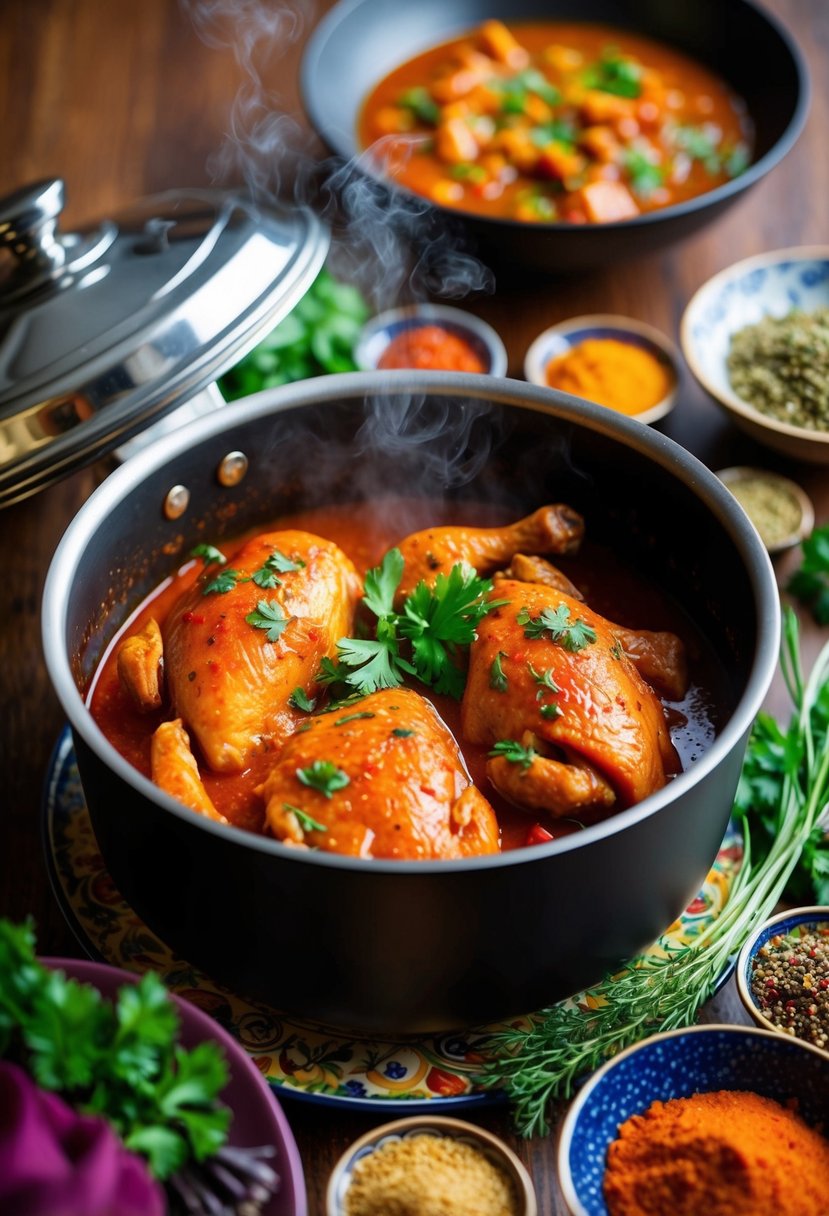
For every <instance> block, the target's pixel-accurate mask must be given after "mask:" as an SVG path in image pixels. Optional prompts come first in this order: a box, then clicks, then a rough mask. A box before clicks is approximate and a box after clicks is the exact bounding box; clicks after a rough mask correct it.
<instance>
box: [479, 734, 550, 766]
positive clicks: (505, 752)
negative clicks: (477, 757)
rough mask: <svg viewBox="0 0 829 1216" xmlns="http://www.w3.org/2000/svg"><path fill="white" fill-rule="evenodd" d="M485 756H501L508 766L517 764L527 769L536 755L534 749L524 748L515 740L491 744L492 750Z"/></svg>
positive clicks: (501, 740)
mask: <svg viewBox="0 0 829 1216" xmlns="http://www.w3.org/2000/svg"><path fill="white" fill-rule="evenodd" d="M487 754H488V755H490V756H503V757H504V759H505V760H509V762H510V764H518V765H520V766H521V768H529V767H530V765H531V764H532V762H533V760H534V759H535V757H536V756H537V754H538V753H537V752H536V750H535V748H534V747H532V746H529V747H524V746H523V745H522V744H521V743H518V742H517V740H515V739H499V740H498V742H497V743H495V744H493V747H492V750H491V751H490V752H488V753H487Z"/></svg>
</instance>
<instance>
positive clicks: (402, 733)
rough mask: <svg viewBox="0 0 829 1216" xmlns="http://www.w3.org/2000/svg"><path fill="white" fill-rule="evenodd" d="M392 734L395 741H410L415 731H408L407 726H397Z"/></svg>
mask: <svg viewBox="0 0 829 1216" xmlns="http://www.w3.org/2000/svg"><path fill="white" fill-rule="evenodd" d="M391 733H392V734H393V735H394V737H395V739H409V738H411V736H412V735H413V734H415V731H413V730H406V728H405V726H395V728H394V730H393V731H392V732H391Z"/></svg>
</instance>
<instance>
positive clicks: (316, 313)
mask: <svg viewBox="0 0 829 1216" xmlns="http://www.w3.org/2000/svg"><path fill="white" fill-rule="evenodd" d="M368 315H369V308H368V305H367V304H366V302H365V300H364V299H363V297H362V295H361V294H360V292H359V291H358V290H357V288H356V287H353V286H351V285H350V284H348V283H340V282H338V281H337V280H336V279H335V278H334V277H333V276H332V275H331V273H330V271H328V270H325V269H323V270H321V271H320V273H319V275H318V276H317V278H316V280H315V281H314V283H313V284H312V285H311V287H310V288H309V290H308V292H307V293H306V295H305V296H303V298H302V299H301V300H300V302H299V303H298V304H297V305H296V307H295V308H294V309H293V311H292V312H290V313H288V315H287V317H285V318H284V319H283V320H282V321H280V322H279V324H278V325H277V326H276V328H275V329H274V330H273V331H272V332H271V333H270V334H269V335H268V337H267V338H265V339H264V341H263V342H260V343H259V345H258V346H257V347H255V348H254V349H253V350H252V351H251V352H250V354H249V355H246V356H245V358H244V359H242V360H241V361H240V362H239V363H237V364H236V366H235V367H234V368H232V369H231V370H230V371H229V372H227V373H226V375H224V376H222V378H221V379H220V381H219V388H220V389H221V392H222V395H223V397H224V398H225V400H226V401H234V400H236V398H237V397H247V396H249V395H250V394H251V393H258V392H259V391H260V389H265V388H275V387H276V386H277V385H279V384H289V383H291V382H292V381H294V380H307V379H308V378H309V377H310V376H320V375H323V374H324V373H325V372H353V371H354V370H355V369H356V366H357V365H356V363H355V362H354V347H355V345H356V343H357V338H358V337H359V335H360V330H361V329H362V327H363V325H364V323H365V321H366V320H367V318H368Z"/></svg>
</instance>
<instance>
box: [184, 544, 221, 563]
mask: <svg viewBox="0 0 829 1216" xmlns="http://www.w3.org/2000/svg"><path fill="white" fill-rule="evenodd" d="M190 556H191V557H200V558H201V559H202V561H203V562H204V564H205V566H212V565H219V566H225V565H227V558H226V557H225V555H224V553H222V551H221V549H217V548H216V547H215V545H194V546H193V548H192V549H191V550H190Z"/></svg>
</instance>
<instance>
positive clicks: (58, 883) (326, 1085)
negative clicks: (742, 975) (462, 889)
mask: <svg viewBox="0 0 829 1216" xmlns="http://www.w3.org/2000/svg"><path fill="white" fill-rule="evenodd" d="M44 842H45V847H46V854H47V862H48V864H49V870H50V876H51V879H52V884H53V887H54V890H55V895H56V897H57V899H58V902H59V903H60V905H61V908H62V909H63V912H64V914H65V915H66V917H67V920H68V922H69V924H70V926H71V928H72V930H73V932H74V933H75V935H76V936H77V938H78V941H79V942H80V944H81V945H82V946H83V948H84V949H85V950H86V951H87V953H89V954H90V955H91V956H92V957H93V958H97V959H99V960H102V961H103V962H107V963H110V964H112V965H113V966H116V967H123V968H125V969H126V970H128V971H136V972H143V971H147V970H153V971H157V972H158V973H159V974H160V975H161V977H162V979H163V980H164V982H165V983H166V984H167V986H168V987H169V988H171V989H172V990H173V991H174V992H176V993H178V995H179V996H182V997H185V998H186V999H187V1000H189V1001H191V1002H192V1003H193V1004H194V1005H197V1006H198V1007H199V1008H200V1009H203V1010H204V1011H205V1012H206V1013H208V1014H210V1016H211V1017H213V1018H215V1020H216V1021H217V1022H218V1023H219V1025H221V1026H223V1027H224V1028H225V1030H228V1031H229V1032H230V1033H231V1034H232V1035H233V1037H234V1038H235V1039H236V1040H237V1041H238V1042H239V1043H240V1044H241V1046H242V1047H244V1048H245V1050H246V1051H247V1052H248V1054H249V1055H250V1056H251V1058H252V1059H253V1061H254V1063H255V1064H256V1066H257V1067H258V1068H259V1070H260V1071H261V1072H262V1074H263V1075H264V1076H265V1077H266V1078H267V1080H268V1081H269V1082H270V1083H271V1084H272V1085H274V1086H275V1087H278V1088H279V1091H280V1093H281V1094H284V1095H286V1096H287V1095H295V1096H296V1097H302V1098H307V1099H310V1100H315V1101H321V1102H332V1103H336V1104H340V1103H346V1104H348V1105H350V1106H356V1107H367V1108H371V1109H374V1108H376V1106H377V1104H378V1102H379V1103H382V1104H383V1105H384V1107H387V1106H389V1105H392V1106H394V1105H396V1104H399V1105H400V1106H401V1107H402V1108H405V1109H406V1110H412V1109H417V1107H418V1105H419V1104H421V1103H426V1104H428V1103H431V1102H433V1101H435V1100H436V1099H437V1100H439V1101H440V1103H441V1105H443V1104H446V1103H449V1104H452V1105H457V1104H469V1103H482V1102H492V1101H497V1100H499V1098H500V1095H499V1094H497V1093H494V1092H489V1091H485V1090H482V1089H480V1088H478V1087H477V1086H476V1083H475V1075H476V1073H477V1071H478V1069H479V1068H480V1066H481V1063H482V1062H483V1061H484V1060H485V1059H486V1055H487V1042H488V1039H489V1034H490V1033H491V1032H492V1031H493V1030H494V1029H496V1027H494V1026H490V1027H480V1028H477V1029H475V1030H470V1031H469V1032H468V1033H462V1034H459V1033H458V1032H457V1031H456V1032H453V1033H450V1034H447V1035H442V1036H434V1037H432V1038H425V1039H417V1040H412V1039H407V1040H400V1041H394V1040H379V1039H366V1038H359V1037H355V1036H354V1035H353V1034H350V1033H348V1032H344V1031H342V1030H336V1029H333V1028H330V1027H325V1026H320V1025H319V1024H317V1023H316V1022H311V1021H307V1022H306V1021H302V1020H299V1019H297V1018H294V1017H288V1016H286V1015H284V1014H282V1013H280V1012H278V1011H277V1010H274V1009H271V1008H269V1007H268V1006H266V1005H263V1004H259V1003H257V1002H254V1001H249V1000H243V999H242V998H240V997H238V996H236V995H235V994H234V993H233V992H231V991H229V990H228V989H227V988H224V987H222V985H220V984H217V983H215V982H214V981H213V980H211V979H209V978H208V977H207V976H205V975H204V974H203V973H202V972H201V971H199V970H197V969H196V968H195V967H193V966H191V965H190V964H189V963H187V962H185V961H184V960H183V959H181V958H178V957H177V956H176V955H174V954H173V953H172V951H171V950H170V949H169V948H168V947H167V946H166V945H165V944H164V943H163V942H162V941H161V940H160V939H159V938H158V937H156V936H155V934H154V933H153V932H152V931H151V930H150V929H149V928H148V927H147V926H146V925H145V924H144V922H143V921H142V920H141V919H140V918H139V917H138V916H137V915H136V913H135V912H134V911H133V909H132V908H131V907H130V906H129V904H128V903H127V902H126V901H125V900H124V899H123V898H122V896H121V894H120V892H119V891H118V890H117V889H116V887H115V885H114V883H113V882H112V879H111V878H110V876H109V874H108V872H107V869H106V866H105V864H104V859H103V857H102V856H101V853H100V852H99V850H98V844H97V841H96V840H95V835H94V833H93V830H92V824H91V822H90V819H89V813H88V811H87V808H86V802H85V800H84V794H83V788H82V786H81V782H80V777H79V775H78V770H77V766H76V763H75V753H74V749H73V746H72V737H71V734H70V732H69V730H68V729H67V730H66V731H65V732H64V734H63V735H62V736H61V738H60V740H59V742H58V744H57V747H56V749H55V753H54V756H53V758H52V763H51V766H50V771H49V774H48V779H47V783H46V790H45V797H44ZM741 859H742V840H741V837H740V836H739V835H738V834H737V832H736V830H735V829H729V833H728V834H727V836H726V838H725V840H724V841H723V846H722V848H721V849H720V852H719V854H718V856H717V859H716V861H715V862H714V865H713V867H712V869H711V871H710V873H709V874H708V877H707V879H706V881H705V884H704V886H703V888H702V890H701V891H700V893H699V895H698V896H697V898H696V899H694V900H693V902H692V903H691V904H690V905H689V907H688V909H687V910H686V911H685V912H684V913H683V915H682V916H681V917H680V918H679V919H678V920H676V921H675V922H674V923H673V924H672V925H671V926H670V927H669V928H668V929H667V930H666V932H665V934H664V935H663V936H662V937H661V938H660V940H659V942H657V943H656V944H655V945H654V947H652V949H653V950H655V951H659V952H664V951H666V950H673V949H676V948H678V947H681V946H684V945H687V944H688V943H689V942H690V941H692V940H693V938H694V937H696V936H697V935H698V934H699V933H701V932H702V931H703V929H705V928H706V927H707V926H708V925H709V924H710V923H711V921H712V920H713V919H714V918H716V916H717V915H718V913H719V912H720V910H721V909H722V908H723V906H724V905H725V903H726V901H727V899H728V894H729V891H730V889H731V883H732V881H733V878H734V875H735V874H736V872H737V870H738V869H739V865H740V861H741ZM571 999H572V1002H573V1003H574V1004H576V1005H577V1006H578V1007H579V1008H581V1009H583V1010H584V1011H585V1012H588V1011H589V1010H590V1009H591V1008H595V1004H596V998H595V997H594V996H593V995H592V994H591V993H590V992H589V991H587V992H583V993H580V994H578V996H576V997H574V998H571ZM532 1016H533V1015H532V1014H528V1015H527V1020H528V1021H529V1020H531V1018H532Z"/></svg>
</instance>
